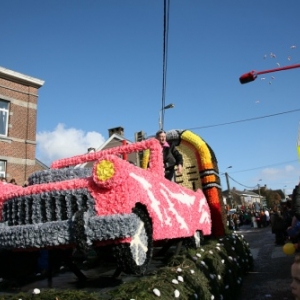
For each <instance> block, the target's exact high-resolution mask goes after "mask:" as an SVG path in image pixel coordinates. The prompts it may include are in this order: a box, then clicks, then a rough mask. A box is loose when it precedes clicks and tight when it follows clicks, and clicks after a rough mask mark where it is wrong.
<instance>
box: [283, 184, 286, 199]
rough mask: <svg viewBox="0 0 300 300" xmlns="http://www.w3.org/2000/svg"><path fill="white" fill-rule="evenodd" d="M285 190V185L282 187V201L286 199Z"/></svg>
mask: <svg viewBox="0 0 300 300" xmlns="http://www.w3.org/2000/svg"><path fill="white" fill-rule="evenodd" d="M285 188H286V185H285V186H284V187H283V196H284V199H286V196H285Z"/></svg>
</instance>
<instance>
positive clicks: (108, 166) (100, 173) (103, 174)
mask: <svg viewBox="0 0 300 300" xmlns="http://www.w3.org/2000/svg"><path fill="white" fill-rule="evenodd" d="M96 174H97V177H98V179H99V180H102V181H106V180H108V179H110V178H111V177H113V176H114V174H115V167H114V164H113V163H112V162H111V161H109V160H102V161H101V162H100V163H98V165H97V167H96Z"/></svg>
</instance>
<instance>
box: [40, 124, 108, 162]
mask: <svg viewBox="0 0 300 300" xmlns="http://www.w3.org/2000/svg"><path fill="white" fill-rule="evenodd" d="M104 141H105V139H104V137H103V135H101V134H100V133H98V132H96V131H90V132H84V131H82V130H80V129H76V128H65V124H62V123H59V124H58V125H57V126H56V128H55V129H54V130H53V131H44V132H38V133H37V158H38V159H39V160H40V161H42V162H43V163H44V164H46V165H50V164H51V163H52V162H53V161H54V160H57V159H61V158H66V157H70V156H74V155H78V154H83V153H87V149H88V148H89V147H94V148H96V149H97V148H98V147H99V146H100V145H101V144H103V143H104Z"/></svg>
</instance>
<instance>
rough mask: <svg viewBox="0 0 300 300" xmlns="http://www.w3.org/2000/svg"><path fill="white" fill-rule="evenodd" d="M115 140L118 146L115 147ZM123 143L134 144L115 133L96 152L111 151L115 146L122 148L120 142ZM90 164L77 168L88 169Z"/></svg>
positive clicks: (77, 166)
mask: <svg viewBox="0 0 300 300" xmlns="http://www.w3.org/2000/svg"><path fill="white" fill-rule="evenodd" d="M114 140H117V144H115V145H114ZM122 141H126V142H127V143H128V144H132V141H130V140H127V139H125V138H124V137H123V136H121V135H119V134H117V133H114V134H112V135H111V136H110V137H109V138H108V139H107V140H106V141H105V142H104V143H103V144H102V145H100V146H99V147H98V148H97V149H96V152H99V151H101V150H103V149H109V148H113V147H115V146H120V144H119V143H120V142H122ZM87 164H88V163H83V164H80V165H76V166H75V168H84V167H86V165H87Z"/></svg>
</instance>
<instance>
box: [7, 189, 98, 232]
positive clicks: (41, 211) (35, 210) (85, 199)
mask: <svg viewBox="0 0 300 300" xmlns="http://www.w3.org/2000/svg"><path fill="white" fill-rule="evenodd" d="M81 209H82V210H84V211H89V213H90V214H91V215H95V201H94V199H93V198H92V196H91V195H90V193H89V192H88V190H87V189H85V188H80V189H73V190H62V191H55V190H53V191H50V192H44V193H41V194H32V195H25V196H23V197H17V198H13V199H10V200H8V201H6V202H5V203H4V204H3V221H4V222H7V224H8V225H9V226H15V225H28V224H39V223H46V222H52V221H62V220H68V219H71V218H72V217H73V215H74V214H75V213H76V212H77V211H79V210H81Z"/></svg>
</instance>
